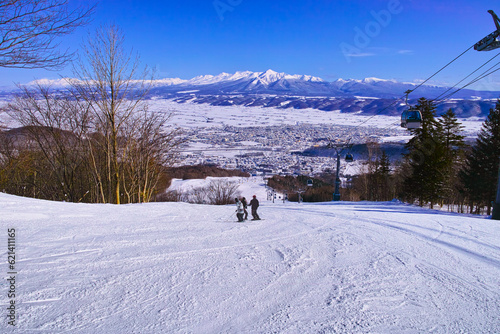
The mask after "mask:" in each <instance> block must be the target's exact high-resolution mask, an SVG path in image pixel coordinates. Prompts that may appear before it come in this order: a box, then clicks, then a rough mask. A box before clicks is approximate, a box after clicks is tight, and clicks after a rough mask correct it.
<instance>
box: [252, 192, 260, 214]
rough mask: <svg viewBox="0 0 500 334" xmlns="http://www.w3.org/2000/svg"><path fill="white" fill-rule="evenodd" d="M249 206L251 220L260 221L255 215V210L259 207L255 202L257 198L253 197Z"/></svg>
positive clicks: (257, 202) (257, 201)
mask: <svg viewBox="0 0 500 334" xmlns="http://www.w3.org/2000/svg"><path fill="white" fill-rule="evenodd" d="M250 206H251V207H252V217H253V218H252V220H260V217H259V215H258V214H257V208H258V207H259V200H257V196H255V195H253V198H252V200H251V201H250Z"/></svg>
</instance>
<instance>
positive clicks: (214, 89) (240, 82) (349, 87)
mask: <svg viewBox="0 0 500 334" xmlns="http://www.w3.org/2000/svg"><path fill="white" fill-rule="evenodd" d="M418 85H419V84H417V83H402V82H397V81H395V80H384V79H378V78H366V79H363V80H355V79H348V80H344V79H338V80H336V81H332V82H328V81H325V80H323V79H321V78H318V77H314V76H311V75H290V74H286V73H278V72H275V71H273V70H267V71H265V72H251V71H245V72H236V73H234V74H229V73H221V74H219V75H216V76H213V75H203V76H197V77H195V78H193V79H190V80H182V79H179V78H175V79H163V80H157V81H156V82H155V88H154V89H153V93H154V94H158V95H162V94H165V93H167V94H168V93H179V92H180V93H183V92H186V91H188V92H189V93H196V94H197V95H220V94H274V95H286V96H315V97H318V96H326V97H344V98H345V97H356V96H362V97H373V98H399V97H401V96H403V95H404V92H405V91H407V90H413V89H415V88H417V86H418ZM447 89H448V88H447V87H440V86H431V85H422V86H420V87H418V90H417V91H415V93H413V95H414V96H411V97H412V98H418V97H422V96H424V97H426V98H429V99H432V98H436V97H438V96H439V95H441V94H442V93H443V92H445V91H446V90H447ZM194 90H196V92H193V91H194ZM499 95H500V93H499V92H492V91H475V90H467V89H463V90H460V91H459V92H458V93H456V94H455V95H453V98H459V99H478V98H483V99H492V98H497V97H499Z"/></svg>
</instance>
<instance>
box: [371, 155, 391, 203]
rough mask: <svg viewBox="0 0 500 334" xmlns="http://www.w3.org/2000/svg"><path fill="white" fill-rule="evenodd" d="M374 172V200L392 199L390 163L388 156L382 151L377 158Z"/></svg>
mask: <svg viewBox="0 0 500 334" xmlns="http://www.w3.org/2000/svg"><path fill="white" fill-rule="evenodd" d="M376 166H377V168H376V170H375V173H374V174H375V175H374V177H375V184H376V189H377V191H376V198H375V200H377V201H388V200H391V199H392V198H391V197H392V193H391V162H390V160H389V156H388V155H387V153H385V151H384V150H382V154H381V156H380V158H377V162H376Z"/></svg>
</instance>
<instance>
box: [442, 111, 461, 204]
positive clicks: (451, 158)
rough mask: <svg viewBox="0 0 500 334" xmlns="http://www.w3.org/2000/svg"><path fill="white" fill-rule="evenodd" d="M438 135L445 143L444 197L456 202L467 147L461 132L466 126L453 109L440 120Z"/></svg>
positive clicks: (452, 202) (449, 202) (450, 202)
mask: <svg viewBox="0 0 500 334" xmlns="http://www.w3.org/2000/svg"><path fill="white" fill-rule="evenodd" d="M437 125H438V127H437V130H438V135H439V136H440V141H441V142H442V144H443V145H444V147H443V149H444V156H443V157H444V162H443V163H444V166H443V168H444V169H443V173H444V177H445V180H444V188H443V196H444V198H443V199H446V201H447V203H448V204H454V202H456V194H457V193H458V192H459V191H458V187H459V184H458V183H457V181H456V180H457V175H458V172H459V170H460V168H461V165H462V160H463V149H464V147H465V143H464V138H465V136H463V135H462V134H461V133H462V132H463V129H464V126H462V124H461V123H460V122H459V121H458V119H457V117H456V115H455V113H454V112H453V110H452V109H449V110H448V111H447V112H446V113H445V114H444V115H442V116H441V119H439V120H438V124H437Z"/></svg>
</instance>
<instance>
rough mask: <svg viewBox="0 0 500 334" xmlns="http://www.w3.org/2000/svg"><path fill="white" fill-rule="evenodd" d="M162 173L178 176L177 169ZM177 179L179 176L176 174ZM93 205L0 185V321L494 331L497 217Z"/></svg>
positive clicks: (54, 327)
mask: <svg viewBox="0 0 500 334" xmlns="http://www.w3.org/2000/svg"><path fill="white" fill-rule="evenodd" d="M175 184H176V187H182V184H181V182H180V181H177V182H176V183H175ZM184 186H186V185H184ZM240 190H241V191H242V195H243V196H246V197H247V198H250V197H251V196H252V195H253V194H256V195H257V196H258V198H259V199H260V202H261V206H260V207H259V213H260V215H261V217H262V218H263V219H264V220H261V221H247V222H244V223H237V222H236V217H235V215H234V211H235V207H234V206H233V205H227V206H208V205H194V204H187V203H149V204H134V205H120V206H116V205H99V204H81V203H80V204H74V203H61V202H50V201H42V200H36V199H28V198H21V197H16V196H11V195H6V194H1V193H0V222H1V226H2V230H3V233H4V236H3V237H1V238H0V240H1V242H0V245H1V248H2V251H1V252H0V254H1V256H2V267H1V268H2V269H1V270H2V272H3V276H4V277H6V278H7V277H8V275H7V272H8V270H9V269H8V267H7V263H6V262H7V251H6V250H7V229H10V228H15V231H16V238H15V242H16V250H15V251H16V264H15V267H16V270H17V276H16V297H15V300H16V306H17V308H16V314H17V323H16V326H15V327H14V326H10V325H8V323H7V317H6V315H7V306H8V303H9V298H8V297H7V284H6V281H5V280H3V282H2V291H1V293H0V305H1V309H2V310H3V311H2V312H3V313H4V314H3V315H2V321H1V324H0V329H1V330H0V332H2V333H499V332H500V318H499V310H500V289H499V287H500V247H499V245H500V234H499V233H498V232H499V230H500V224H499V222H497V221H492V220H490V219H485V218H481V217H475V216H466V215H458V214H451V213H444V212H439V211H434V210H429V209H423V208H419V207H414V206H410V205H405V204H401V203H397V202H385V203H372V202H358V203H350V202H335V203H334V202H329V203H320V204H307V203H302V204H297V203H283V202H276V203H272V202H270V201H266V199H265V197H263V196H264V194H265V189H264V185H263V183H262V182H261V179H258V178H250V179H248V180H247V181H246V183H245V182H244V181H240Z"/></svg>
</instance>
